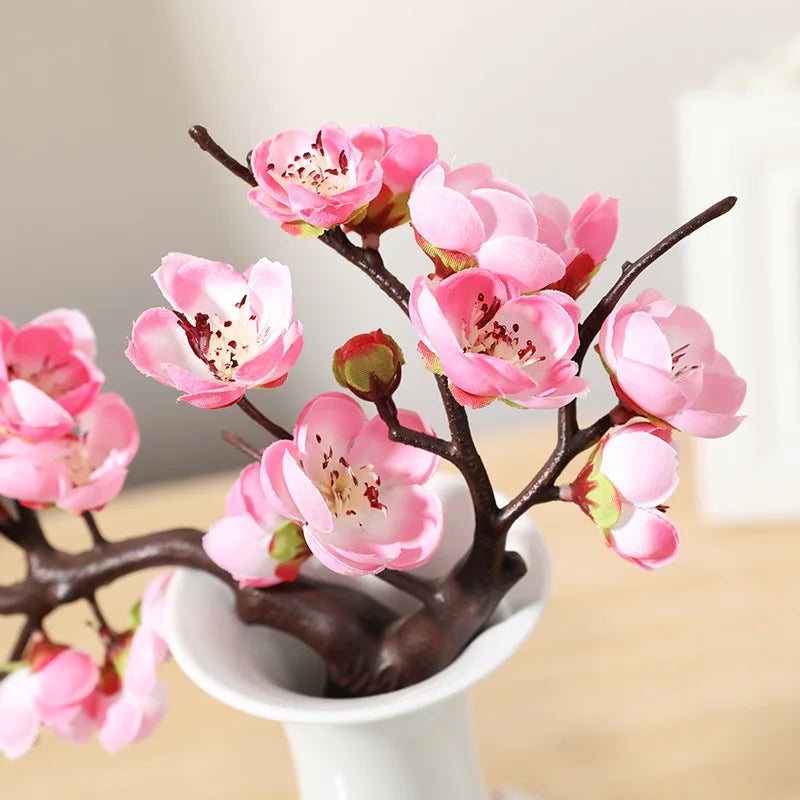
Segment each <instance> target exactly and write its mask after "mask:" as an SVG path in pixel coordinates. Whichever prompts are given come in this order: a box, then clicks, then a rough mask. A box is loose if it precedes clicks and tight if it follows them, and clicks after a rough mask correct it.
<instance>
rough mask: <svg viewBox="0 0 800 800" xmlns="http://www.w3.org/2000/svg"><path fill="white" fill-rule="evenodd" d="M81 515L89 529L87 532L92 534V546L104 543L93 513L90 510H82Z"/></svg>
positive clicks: (104, 540)
mask: <svg viewBox="0 0 800 800" xmlns="http://www.w3.org/2000/svg"><path fill="white" fill-rule="evenodd" d="M81 516H82V517H83V520H84V522H85V523H86V527H87V528H88V529H89V533H90V534H91V535H92V542H93V543H94V546H95V547H100V546H101V545H104V544H106V539H105V537H104V536H103V534H102V533H100V528H98V527H97V521H96V520H95V518H94V514H92V512H91V511H84V512H83V514H81Z"/></svg>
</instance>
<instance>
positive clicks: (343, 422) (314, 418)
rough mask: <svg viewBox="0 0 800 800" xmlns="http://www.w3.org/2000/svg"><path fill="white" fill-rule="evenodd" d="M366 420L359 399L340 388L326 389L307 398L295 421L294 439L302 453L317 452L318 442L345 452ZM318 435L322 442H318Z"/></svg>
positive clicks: (322, 445) (342, 452)
mask: <svg viewBox="0 0 800 800" xmlns="http://www.w3.org/2000/svg"><path fill="white" fill-rule="evenodd" d="M366 424H367V415H366V414H365V413H364V409H363V408H361V406H360V405H359V403H358V402H357V401H356V400H354V399H353V398H352V397H350V396H349V395H346V394H344V393H343V392H325V393H323V394H320V395H317V396H316V397H315V398H313V399H312V400H310V401H309V402H308V403H307V404H306V405H305V407H304V408H303V410H302V411H301V412H300V416H299V417H298V418H297V423H296V425H295V440H296V442H297V447H298V450H299V451H300V453H301V454H302V455H305V454H306V453H317V452H318V451H319V448H320V446H321V447H323V448H325V449H327V448H328V447H332V448H333V450H334V452H336V453H339V454H344V453H346V452H347V450H348V449H349V448H350V445H351V444H352V442H353V440H354V439H355V437H356V436H357V435H358V434H359V432H360V431H361V429H362V428H363V427H364V426H365V425H366ZM317 436H319V437H320V438H321V439H322V443H318V442H317Z"/></svg>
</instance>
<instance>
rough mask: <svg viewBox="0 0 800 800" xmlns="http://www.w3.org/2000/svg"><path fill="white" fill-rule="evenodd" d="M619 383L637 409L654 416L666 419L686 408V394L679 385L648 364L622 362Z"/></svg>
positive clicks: (618, 368)
mask: <svg viewBox="0 0 800 800" xmlns="http://www.w3.org/2000/svg"><path fill="white" fill-rule="evenodd" d="M616 380H617V384H618V385H619V388H620V389H621V391H622V392H623V393H624V394H625V396H626V397H627V398H628V399H630V400H631V401H633V403H634V405H635V406H636V408H637V409H641V410H642V411H645V412H646V413H647V414H650V415H651V416H653V417H658V418H659V419H666V418H667V417H671V416H673V415H674V414H677V413H678V411H681V410H682V409H683V408H684V407H685V406H686V395H685V394H684V393H683V392H682V391H681V388H680V386H679V384H678V383H676V382H675V381H673V380H671V378H670V377H669V376H667V375H664V373H663V372H660V371H658V370H656V369H654V368H653V367H650V366H648V365H646V364H640V363H638V362H636V361H628V359H625V358H621V359H619V360H618V362H617V372H616Z"/></svg>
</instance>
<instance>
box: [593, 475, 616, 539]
mask: <svg viewBox="0 0 800 800" xmlns="http://www.w3.org/2000/svg"><path fill="white" fill-rule="evenodd" d="M589 485H590V487H591V488H590V489H589V491H588V492H586V501H587V502H586V504H587V510H588V512H589V515H590V516H591V518H592V520H594V523H595V524H596V525H597V526H598V527H599V528H602V529H603V530H609V529H610V528H613V527H614V525H616V524H617V522H618V521H619V517H620V513H621V511H622V504H621V503H620V499H619V493H618V492H617V490H616V488H615V487H614V484H613V483H611V481H610V480H609V479H608V478H606V476H605V475H603V474H602V473H600V472H596V471H594V470H593V471H592V475H591V476H590V478H589Z"/></svg>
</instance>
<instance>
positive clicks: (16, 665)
mask: <svg viewBox="0 0 800 800" xmlns="http://www.w3.org/2000/svg"><path fill="white" fill-rule="evenodd" d="M28 666H29V664H28V662H27V661H9V662H7V663H6V664H3V665H2V666H0V672H6V673H8V674H9V675H10V674H11V673H12V672H18V671H19V670H21V669H26V668H27V667H28Z"/></svg>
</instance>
